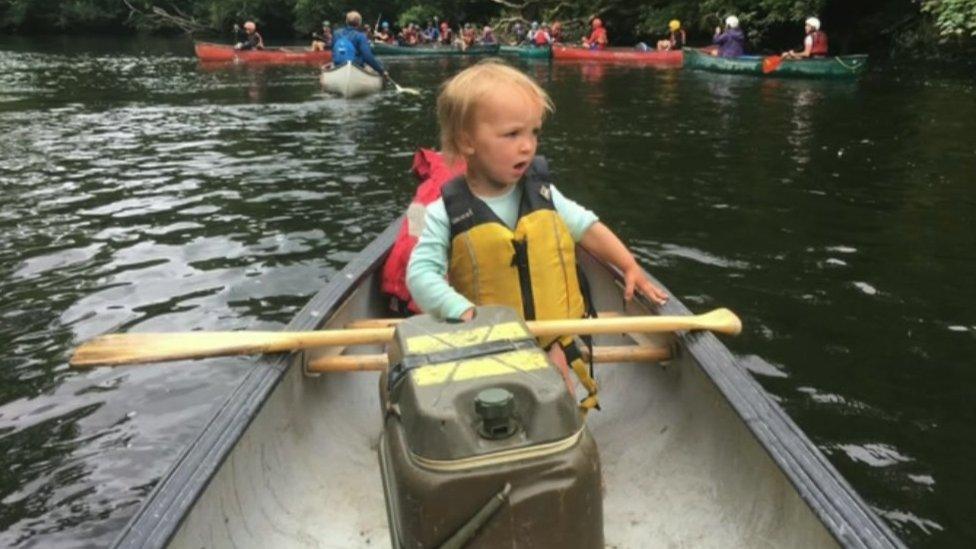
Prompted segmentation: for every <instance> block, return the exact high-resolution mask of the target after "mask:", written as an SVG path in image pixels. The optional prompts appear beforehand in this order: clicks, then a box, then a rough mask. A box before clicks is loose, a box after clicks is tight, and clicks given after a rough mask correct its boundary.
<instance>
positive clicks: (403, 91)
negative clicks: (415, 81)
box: [396, 84, 420, 96]
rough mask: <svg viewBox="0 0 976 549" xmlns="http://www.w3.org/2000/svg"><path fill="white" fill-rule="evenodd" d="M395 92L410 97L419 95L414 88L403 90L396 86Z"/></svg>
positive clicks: (401, 87) (418, 91)
mask: <svg viewBox="0 0 976 549" xmlns="http://www.w3.org/2000/svg"><path fill="white" fill-rule="evenodd" d="M396 91H397V93H409V94H410V95H418V96H419V95H420V90H418V89H415V88H404V87H403V86H401V85H399V84H397V85H396Z"/></svg>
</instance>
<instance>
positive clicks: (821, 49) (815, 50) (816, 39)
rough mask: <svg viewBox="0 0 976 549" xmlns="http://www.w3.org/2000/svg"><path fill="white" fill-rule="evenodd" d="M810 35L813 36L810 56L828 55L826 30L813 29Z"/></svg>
mask: <svg viewBox="0 0 976 549" xmlns="http://www.w3.org/2000/svg"><path fill="white" fill-rule="evenodd" d="M810 37H811V38H813V46H812V47H811V48H810V57H827V33H825V32H824V31H813V33H812V34H811V35H810Z"/></svg>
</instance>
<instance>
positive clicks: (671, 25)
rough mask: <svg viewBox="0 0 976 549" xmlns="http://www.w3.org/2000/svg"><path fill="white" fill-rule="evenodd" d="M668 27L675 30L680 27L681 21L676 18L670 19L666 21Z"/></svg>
mask: <svg viewBox="0 0 976 549" xmlns="http://www.w3.org/2000/svg"><path fill="white" fill-rule="evenodd" d="M668 28H669V29H671V30H672V31H676V30H678V29H680V28H681V21H678V20H677V19H672V20H671V21H669V22H668Z"/></svg>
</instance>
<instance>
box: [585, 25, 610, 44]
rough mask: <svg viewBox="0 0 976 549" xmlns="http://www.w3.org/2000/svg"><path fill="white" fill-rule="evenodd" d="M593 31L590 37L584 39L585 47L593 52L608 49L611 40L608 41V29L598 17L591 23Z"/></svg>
mask: <svg viewBox="0 0 976 549" xmlns="http://www.w3.org/2000/svg"><path fill="white" fill-rule="evenodd" d="M591 26H592V28H593V30H592V31H591V32H590V35H589V36H588V37H586V38H584V39H583V47H584V48H589V49H591V50H602V49H603V48H606V47H607V44H609V43H610V40H608V39H607V29H606V28H605V27H604V26H603V21H602V20H601V19H600V18H599V17H597V18H595V19H593V23H591Z"/></svg>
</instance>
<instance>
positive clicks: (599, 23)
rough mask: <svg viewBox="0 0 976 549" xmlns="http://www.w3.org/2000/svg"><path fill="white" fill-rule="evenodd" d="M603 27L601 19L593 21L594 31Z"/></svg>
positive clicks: (597, 18)
mask: <svg viewBox="0 0 976 549" xmlns="http://www.w3.org/2000/svg"><path fill="white" fill-rule="evenodd" d="M602 26H603V21H602V20H601V19H600V18H599V17H596V18H594V19H593V28H594V29H598V28H600V27H602Z"/></svg>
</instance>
